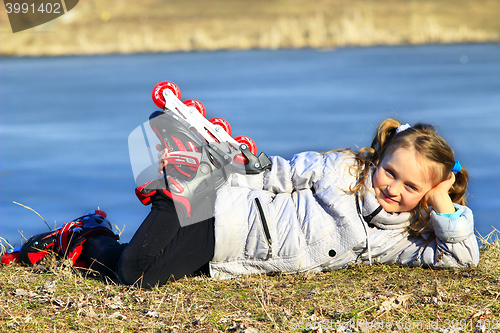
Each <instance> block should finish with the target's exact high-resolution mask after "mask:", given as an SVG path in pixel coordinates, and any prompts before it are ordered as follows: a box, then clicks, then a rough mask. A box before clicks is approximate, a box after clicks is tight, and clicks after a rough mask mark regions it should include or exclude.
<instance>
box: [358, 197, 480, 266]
mask: <svg viewBox="0 0 500 333" xmlns="http://www.w3.org/2000/svg"><path fill="white" fill-rule="evenodd" d="M455 206H456V207H457V208H458V209H459V211H460V212H461V214H460V216H459V217H456V218H448V217H445V216H439V215H438V214H436V213H434V212H433V213H431V223H432V224H433V227H434V233H424V234H422V235H411V234H410V233H409V232H402V233H399V234H390V232H389V233H387V234H386V235H383V233H384V231H379V232H373V233H371V235H370V238H371V240H372V245H371V246H372V256H373V255H375V256H374V257H373V258H374V260H375V261H376V262H380V263H393V264H399V265H408V266H429V267H435V268H452V267H465V266H467V265H474V266H476V265H477V264H478V262H479V247H478V243H477V239H476V236H475V235H474V232H473V230H474V222H473V217H472V211H471V210H470V209H469V208H468V207H464V206H460V205H455ZM391 242H393V243H392V244H394V245H391V246H390V247H389V248H386V249H384V247H385V245H384V244H391ZM362 257H363V258H362V260H365V259H366V258H365V257H366V256H365V254H364V253H363V256H362Z"/></svg>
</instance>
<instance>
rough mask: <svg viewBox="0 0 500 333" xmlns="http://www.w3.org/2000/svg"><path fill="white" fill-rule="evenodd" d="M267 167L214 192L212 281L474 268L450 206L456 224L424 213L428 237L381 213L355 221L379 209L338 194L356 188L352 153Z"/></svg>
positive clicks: (465, 227)
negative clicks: (366, 266)
mask: <svg viewBox="0 0 500 333" xmlns="http://www.w3.org/2000/svg"><path fill="white" fill-rule="evenodd" d="M272 162H273V166H272V169H271V170H269V171H266V172H264V173H261V174H258V175H242V174H233V175H232V176H231V177H230V178H229V180H228V182H226V184H225V185H224V186H223V187H221V188H220V189H219V190H218V191H217V199H216V203H215V254H214V257H213V259H212V261H211V262H210V270H211V275H212V276H214V277H219V278H228V277H233V276H236V275H241V274H251V273H271V272H282V273H294V272H302V271H310V272H319V271H324V270H328V269H338V268H342V267H345V266H346V265H348V264H349V263H350V262H366V263H368V262H370V263H371V262H379V263H394V264H403V265H410V266H420V265H424V266H432V267H440V268H446V267H461V266H465V265H468V264H473V265H477V263H478V261H479V250H478V244H477V240H476V238H475V236H474V221H473V216H472V211H471V210H470V209H469V208H468V207H464V206H459V205H456V207H457V208H458V210H459V211H460V213H461V214H460V217H458V218H447V217H444V216H440V215H438V214H436V213H435V212H432V213H431V221H432V226H433V229H434V230H433V231H431V232H429V233H424V234H423V235H420V236H415V235H411V234H410V233H409V231H408V228H407V227H408V225H409V222H408V218H409V213H400V214H397V213H395V214H390V213H387V212H385V211H384V210H382V211H381V212H380V213H379V214H377V215H376V216H375V217H374V218H373V220H371V221H370V223H366V222H365V221H364V220H363V216H367V215H369V214H370V213H372V212H373V211H375V209H376V208H378V206H379V205H378V202H377V201H376V198H375V196H374V195H373V194H370V193H367V194H365V195H364V196H363V197H362V198H360V199H357V198H358V196H357V195H352V194H346V192H345V190H348V189H349V187H350V186H351V185H353V184H355V182H356V178H355V177H353V176H352V175H351V174H350V173H349V170H348V168H349V166H351V165H352V164H353V162H354V159H353V155H352V153H348V152H334V153H327V154H319V153H316V152H305V153H301V154H297V155H295V156H293V158H292V159H291V160H290V161H287V160H285V159H283V158H281V157H273V158H272ZM368 181H369V186H370V188H371V179H369V180H368ZM367 185H368V184H367ZM357 200H359V201H358V202H359V203H360V204H359V205H357ZM358 207H360V208H359V210H358Z"/></svg>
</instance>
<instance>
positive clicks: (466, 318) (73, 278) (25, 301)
mask: <svg viewBox="0 0 500 333" xmlns="http://www.w3.org/2000/svg"><path fill="white" fill-rule="evenodd" d="M497 236H498V234H497ZM490 242H491V240H490ZM499 298H500V243H499V242H498V237H497V240H496V242H493V243H491V244H490V245H487V246H485V247H484V248H483V250H482V258H481V262H480V265H479V267H477V268H467V269H451V270H432V269H421V268H407V267H396V266H388V265H376V266H374V267H372V268H370V267H369V266H364V265H360V266H352V267H350V268H348V269H343V270H338V271H333V272H329V273H321V274H295V275H279V276H246V277H241V278H236V279H231V280H223V281H219V280H213V279H210V278H207V277H195V278H185V279H182V280H180V281H177V282H173V283H169V284H167V285H165V286H162V287H159V288H155V289H153V290H141V289H135V288H131V287H126V286H121V285H115V284H113V283H112V282H109V281H108V283H106V281H101V279H100V277H99V276H95V275H92V274H91V273H90V272H85V271H83V272H77V271H75V270H74V269H73V268H72V267H71V266H69V265H67V263H64V262H63V263H61V262H56V261H54V260H53V259H49V260H47V261H46V262H45V263H44V265H39V266H37V267H33V268H27V267H22V266H19V265H9V266H5V267H2V268H1V269H0V299H1V302H0V331H2V332H4V331H11V332H247V333H250V332H258V331H260V332H271V331H283V332H288V331H295V332H311V331H314V332H349V330H350V332H375V331H379V332H382V331H397V332H414V331H424V332H436V331H440V332H457V331H458V328H462V329H464V330H466V331H468V330H471V331H475V332H486V331H493V332H495V331H497V330H498V329H500V323H499V320H500V319H499V318H500V301H499ZM381 325H382V326H381ZM389 326H391V329H388V328H389ZM453 327H455V328H456V330H453V329H452V328H453ZM438 329H439V330H438Z"/></svg>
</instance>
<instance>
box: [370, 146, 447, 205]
mask: <svg viewBox="0 0 500 333" xmlns="http://www.w3.org/2000/svg"><path fill="white" fill-rule="evenodd" d="M433 163H434V162H431V161H423V158H419V156H417V153H416V152H415V151H414V150H413V149H409V148H398V149H396V150H395V151H394V152H392V153H391V154H388V155H386V156H385V157H384V159H383V160H382V162H380V164H379V166H378V167H377V170H376V171H375V173H374V175H373V188H374V190H375V197H376V198H377V201H378V202H379V204H380V205H381V206H382V208H384V210H385V211H386V212H389V213H398V212H409V211H411V210H412V209H413V208H415V207H416V206H417V205H418V203H419V202H420V200H422V198H423V197H424V195H425V194H426V193H427V192H428V191H429V190H430V189H431V188H432V187H433V183H432V181H431V175H430V171H431V170H432V167H433V166H432V165H431V164H433ZM436 183H437V182H436ZM434 185H435V184H434Z"/></svg>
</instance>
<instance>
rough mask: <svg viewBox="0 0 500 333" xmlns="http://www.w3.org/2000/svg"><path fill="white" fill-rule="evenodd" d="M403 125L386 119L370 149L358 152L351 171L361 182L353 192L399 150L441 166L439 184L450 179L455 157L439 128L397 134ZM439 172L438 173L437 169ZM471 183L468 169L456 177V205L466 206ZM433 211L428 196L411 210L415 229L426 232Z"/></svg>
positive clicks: (436, 175) (453, 196) (453, 191)
mask: <svg viewBox="0 0 500 333" xmlns="http://www.w3.org/2000/svg"><path fill="white" fill-rule="evenodd" d="M399 126H401V122H400V121H399V120H396V119H391V118H389V119H386V120H384V121H383V122H382V123H381V124H380V125H379V126H378V128H377V131H376V133H375V137H374V138H373V141H372V144H371V146H370V147H365V148H361V149H360V150H359V151H357V152H355V151H352V150H350V149H347V150H350V151H352V152H353V153H354V155H355V160H356V162H355V164H353V165H352V166H351V168H350V170H349V171H350V173H351V174H352V175H353V176H355V177H358V182H357V183H356V185H355V186H354V187H352V188H350V193H352V194H354V193H357V192H358V191H363V190H364V186H365V181H366V179H367V177H368V176H369V171H370V167H371V166H375V167H378V165H379V164H380V162H381V161H382V160H383V159H384V157H385V156H386V155H389V154H391V153H393V152H394V151H395V150H396V149H398V148H410V149H413V150H414V151H415V152H417V153H418V154H419V155H420V156H421V157H423V158H425V159H427V160H428V161H432V162H435V163H437V165H438V168H434V169H432V170H431V171H434V172H433V176H434V177H433V178H434V179H435V180H437V181H438V182H442V181H444V180H446V179H448V177H449V175H450V173H451V172H452V169H453V166H454V165H455V154H454V152H453V150H452V149H451V147H450V146H449V145H448V144H447V143H446V141H445V140H444V139H443V138H442V137H441V136H440V135H439V134H437V131H436V129H435V128H434V127H433V126H432V125H429V124H422V123H419V124H416V125H413V126H411V127H410V128H408V129H406V130H404V131H401V132H400V133H396V129H397V128H398V127H399ZM436 169H437V170H436ZM468 182H469V174H468V172H467V170H466V169H465V168H463V167H462V169H461V170H460V171H459V172H457V173H456V174H455V182H454V184H453V186H452V187H451V188H450V190H449V192H448V194H449V195H450V198H451V200H452V202H454V203H457V204H460V205H463V206H466V205H467V201H466V192H467V185H468ZM429 215H430V210H429V207H428V205H427V203H426V202H425V196H424V197H423V198H422V200H421V201H420V203H419V204H418V205H417V206H416V207H415V208H414V209H413V210H412V211H411V218H410V219H411V222H412V223H411V229H412V230H415V231H422V230H423V229H424V228H425V227H426V226H427V223H428V221H429Z"/></svg>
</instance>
